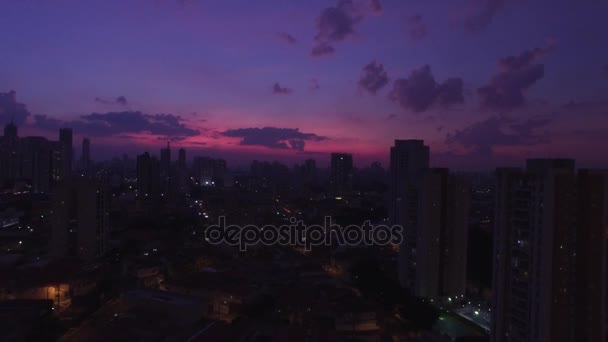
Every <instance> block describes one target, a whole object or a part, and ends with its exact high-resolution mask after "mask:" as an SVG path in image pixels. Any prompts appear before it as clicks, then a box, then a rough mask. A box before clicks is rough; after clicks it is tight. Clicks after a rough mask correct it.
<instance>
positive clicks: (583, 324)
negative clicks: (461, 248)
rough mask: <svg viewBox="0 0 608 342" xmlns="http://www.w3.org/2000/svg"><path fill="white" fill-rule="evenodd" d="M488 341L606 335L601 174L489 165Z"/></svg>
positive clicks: (531, 163)
mask: <svg viewBox="0 0 608 342" xmlns="http://www.w3.org/2000/svg"><path fill="white" fill-rule="evenodd" d="M497 179H498V186H497V196H496V218H495V219H496V221H495V222H496V224H495V242H494V243H495V266H494V281H493V283H494V301H493V314H494V316H493V327H492V340H493V341H495V342H502V341H505V342H506V341H512V342H520V341H521V342H524V341H525V342H532V341H538V342H541V341H606V338H607V337H606V336H607V335H606V329H607V316H606V308H607V306H606V303H607V302H606V301H607V296H606V287H607V281H606V280H607V265H608V263H607V253H606V242H607V234H606V229H607V227H608V226H607V224H608V201H607V197H606V196H607V194H608V191H607V186H608V174H607V173H606V172H601V171H588V170H579V171H578V173H577V172H576V170H575V165H574V161H573V160H563V159H551V160H544V159H534V160H528V162H527V167H526V169H525V170H520V169H499V170H497Z"/></svg>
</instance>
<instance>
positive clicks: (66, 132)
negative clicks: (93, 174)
mask: <svg viewBox="0 0 608 342" xmlns="http://www.w3.org/2000/svg"><path fill="white" fill-rule="evenodd" d="M73 153H74V150H73V147H72V129H71V128H61V129H59V154H60V158H61V163H60V168H59V180H65V179H69V178H70V177H71V176H72V160H73Z"/></svg>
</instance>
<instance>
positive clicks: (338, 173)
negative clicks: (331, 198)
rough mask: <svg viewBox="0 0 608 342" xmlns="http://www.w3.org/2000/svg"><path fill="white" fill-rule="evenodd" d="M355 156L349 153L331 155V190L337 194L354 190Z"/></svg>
mask: <svg viewBox="0 0 608 342" xmlns="http://www.w3.org/2000/svg"><path fill="white" fill-rule="evenodd" d="M352 177H353V155H352V154H349V153H332V154H331V179H330V182H331V188H332V190H333V191H334V192H336V193H344V192H348V191H350V190H351V189H352Z"/></svg>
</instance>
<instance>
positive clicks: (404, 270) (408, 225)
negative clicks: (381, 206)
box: [388, 140, 430, 292]
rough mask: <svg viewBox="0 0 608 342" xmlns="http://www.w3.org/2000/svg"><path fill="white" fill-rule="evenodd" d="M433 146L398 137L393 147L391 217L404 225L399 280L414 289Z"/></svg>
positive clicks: (393, 220)
mask: <svg viewBox="0 0 608 342" xmlns="http://www.w3.org/2000/svg"><path fill="white" fill-rule="evenodd" d="M429 154H430V152H429V147H428V146H426V145H424V141H422V140H395V145H394V146H392V147H391V160H390V170H391V182H390V195H389V196H390V197H389V204H388V206H389V208H388V209H389V210H388V212H389V220H390V222H391V224H396V225H401V226H402V227H403V228H404V239H403V242H402V244H401V246H400V247H399V266H398V267H399V270H398V271H399V282H400V283H401V286H403V287H404V288H406V289H408V290H409V291H410V292H414V291H415V285H416V281H415V279H416V243H417V229H418V211H419V208H418V207H419V199H418V198H419V195H420V185H421V183H422V179H423V176H424V175H425V174H426V172H427V171H428V169H429Z"/></svg>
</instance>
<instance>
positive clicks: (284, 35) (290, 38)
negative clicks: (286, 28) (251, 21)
mask: <svg viewBox="0 0 608 342" xmlns="http://www.w3.org/2000/svg"><path fill="white" fill-rule="evenodd" d="M277 35H278V36H279V38H280V39H281V40H283V41H284V42H286V43H287V44H291V45H294V44H295V43H297V40H296V39H295V38H294V37H293V36H292V35H290V34H289V33H287V32H279V33H277Z"/></svg>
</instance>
